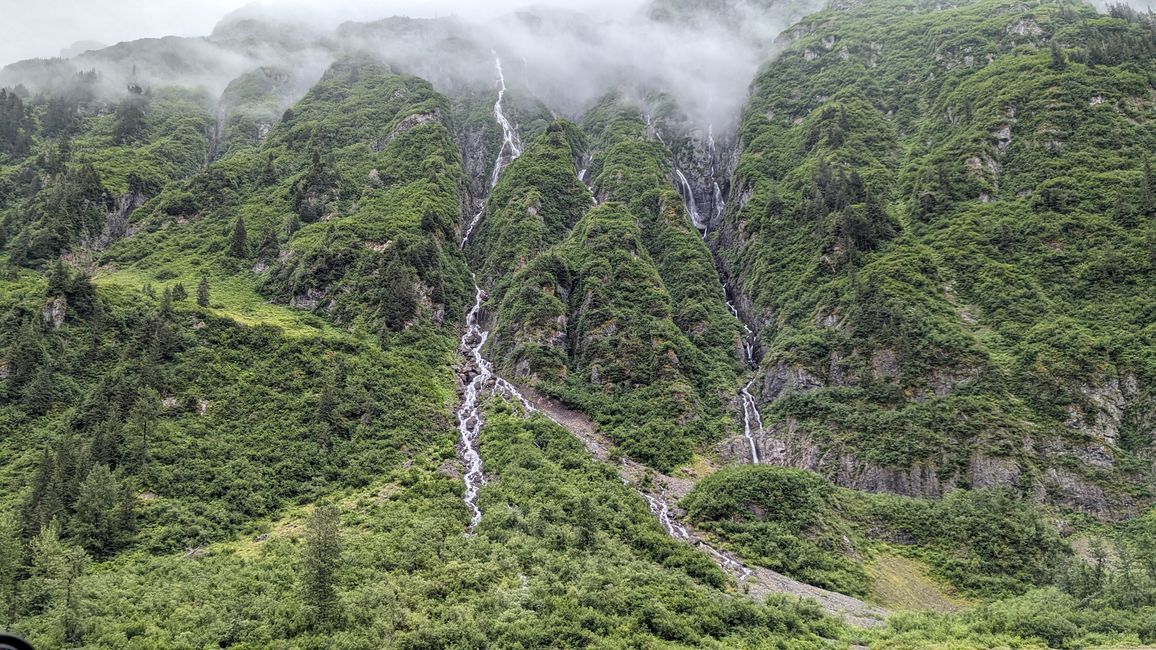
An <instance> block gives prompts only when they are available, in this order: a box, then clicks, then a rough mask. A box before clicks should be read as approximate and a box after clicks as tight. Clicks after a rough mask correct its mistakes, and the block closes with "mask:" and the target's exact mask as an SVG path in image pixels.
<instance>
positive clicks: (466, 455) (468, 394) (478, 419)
mask: <svg viewBox="0 0 1156 650" xmlns="http://www.w3.org/2000/svg"><path fill="white" fill-rule="evenodd" d="M494 65H495V67H496V68H497V70H498V100H497V101H496V102H495V103H494V119H495V120H497V122H498V125H499V126H501V127H502V148H501V150H500V151H499V152H498V158H497V160H496V161H494V172H493V175H492V177H491V179H490V181H491V182H490V187H491V188H493V187H494V186H496V185H497V184H498V180H499V179H500V178H501V176H502V172H503V171H504V170H505V168H506V165H508V164H509V163H511V162H513V161H514V160H516V159H517V158H518V156H521V155H522V147H521V145H520V143H519V141H518V132H517V131H516V130H515V129H514V126H513V125H512V124H511V123H510V121H509V120H508V119H506V114H505V113H504V112H502V100H503V99H505V96H506V77H505V75H504V74H503V73H502V60H501V59H500V58H498V57H497V56H496V55H495V57H494ZM485 211H486V210H485V208H484V207H483V208H482V209H481V210H479V211H478V212H477V214H475V215H474V218H473V219H472V220H470V224H469V226H468V227H467V228H466V231H465V234H464V235H463V236H462V243H461V248H463V249H464V248H465V247H466V244H467V243H468V242H469V240H470V235H471V234H473V232H474V228H475V227H476V226H477V225H478V222H479V221H480V220H481V218H482V215H483V214H485ZM485 298H486V292H484V291H482V288H481V287H480V286H478V283H477V279H476V278H475V280H474V306H473V307H472V308H470V311H469V313H467V314H466V331H465V332H464V333H463V334H462V341H461V346H460V348H461V352H462V355H463V356H464V357H465V358H466V365H465V366H464V367H463V369H462V372H463V374H464V375H465V376H466V377H467V378H468V381H466V382H465V392H464V393H463V395H462V404H461V406H459V407H458V412H457V416H458V433H459V437H460V445H461V456H462V460H463V462H464V463H465V465H466V473H465V476H463V477H462V480H463V482H464V483H465V495H464V496H463V497H462V500H463V501H464V502H465V504H466V506H468V507H469V509H470V511H471V512H472V513H473V514H472V516H471V517H470V524H469V526H468V527H467V528H466V534H467V535H472V534H473V532H474V530H475V529H477V527H478V524H480V523H481V521H482V509H481V508H480V507H478V493H479V491H480V490H481V488H482V486H483V485H485V484H486V476H485V467H484V465H483V463H482V456H481V454H480V453H478V439H479V436H481V433H482V427H484V426H485V420H484V419H483V418H482V405H481V394H482V391H483V390H484V389H485V388H486V385H487V384H490V383H492V384H493V389H492V393H491V394H497V393H499V392H500V393H501V394H502V395H504V396H505V397H507V398H513V399H515V400H517V401H518V402H519V403H520V404H521V405H522V407H523V408H525V409H526V410H527V411H533V410H534V407H533V406H532V405H531V404H530V401H529V400H527V399H526V397H525V396H524V395H522V393H521V392H519V391H518V389H516V388H514V386H513V385H512V384H510V383H509V382H507V381H506V380H504V379H502V378H501V377H498V376H497V375H495V374H494V367H493V366H492V365H491V364H490V362H489V361H486V358H485V357H484V356H482V347H483V346H485V344H486V340H487V339H488V338H489V336H490V333H489V332H487V331H486V330H484V329H482V326H481V313H482V302H483V301H484V300H485ZM471 364H472V370H473V375H472V376H471V375H469V372H470V370H471Z"/></svg>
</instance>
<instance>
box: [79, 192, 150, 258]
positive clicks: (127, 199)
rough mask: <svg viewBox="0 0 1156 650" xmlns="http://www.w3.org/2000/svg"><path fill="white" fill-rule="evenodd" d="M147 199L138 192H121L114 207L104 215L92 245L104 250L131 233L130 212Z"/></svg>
mask: <svg viewBox="0 0 1156 650" xmlns="http://www.w3.org/2000/svg"><path fill="white" fill-rule="evenodd" d="M147 200H148V197H146V196H145V195H144V194H141V193H140V192H128V193H126V194H122V195H121V196H120V198H118V199H117V200H116V209H115V210H113V211H112V212H109V213H108V214H107V215H105V219H104V228H103V229H102V230H101V232H100V235H99V236H98V237H97V238H96V241H94V242H93V243H92V247H93V248H95V249H96V250H98V251H100V250H104V249H106V248H108V247H109V246H111V245H112V244H113V243H114V242H116V241H117V240H118V239H123V238H124V237H128V236H129V235H131V234H133V228H132V226H130V225H129V222H128V218H129V216H130V215H132V213H133V212H134V211H135V210H136V209H137V208H139V207H140V206H142V205H144V203H145V201H147Z"/></svg>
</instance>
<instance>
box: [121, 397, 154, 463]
mask: <svg viewBox="0 0 1156 650" xmlns="http://www.w3.org/2000/svg"><path fill="white" fill-rule="evenodd" d="M159 403H160V396H159V395H157V392H156V391H155V390H152V389H151V388H149V389H145V390H144V391H142V392H141V394H140V396H139V397H137V400H136V403H135V404H133V407H132V411H131V412H130V413H129V416H128V422H126V423H125V425H124V439H125V442H126V443H127V446H128V459H129V462H130V464H131V466H132V467H133V468H135V469H138V470H139V469H141V468H143V467H144V466H145V465H146V464H148V459H149V445H150V443H151V440H152V439H153V437H154V435H155V433H156V420H157V416H158V415H159V414H158V413H157V410H158V404H159Z"/></svg>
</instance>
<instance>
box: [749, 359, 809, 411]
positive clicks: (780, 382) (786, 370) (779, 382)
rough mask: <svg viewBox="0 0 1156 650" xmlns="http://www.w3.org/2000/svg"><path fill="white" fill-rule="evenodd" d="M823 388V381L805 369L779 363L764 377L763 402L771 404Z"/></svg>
mask: <svg viewBox="0 0 1156 650" xmlns="http://www.w3.org/2000/svg"><path fill="white" fill-rule="evenodd" d="M822 387H823V380H821V379H819V378H818V377H816V376H815V375H813V374H811V373H810V372H808V371H807V370H806V369H805V368H799V367H792V366H788V365H787V364H785V363H783V362H781V361H780V362H779V363H778V365H776V366H775V367H774V368H772V369H771V370H770V371H768V372H767V374H766V375H765V376H764V377H763V402H765V403H770V402H774V401H775V400H778V399H781V398H783V397H785V396H787V395H789V394H791V393H801V392H804V391H808V390H815V389H816V388H822Z"/></svg>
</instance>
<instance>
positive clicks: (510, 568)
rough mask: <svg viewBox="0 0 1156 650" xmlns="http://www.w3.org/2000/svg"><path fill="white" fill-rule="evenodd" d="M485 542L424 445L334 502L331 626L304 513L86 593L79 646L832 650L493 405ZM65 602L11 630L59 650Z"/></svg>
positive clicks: (415, 444) (127, 561) (138, 568)
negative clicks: (315, 591) (312, 574)
mask: <svg viewBox="0 0 1156 650" xmlns="http://www.w3.org/2000/svg"><path fill="white" fill-rule="evenodd" d="M486 422H487V426H486V430H485V433H484V434H483V438H482V454H483V456H484V457H485V458H486V463H487V472H488V473H489V474H490V475H491V476H493V477H500V478H497V480H493V481H491V482H489V483H488V484H487V485H486V486H485V487H484V488H483V490H482V494H481V505H482V509H483V512H484V513H485V515H484V517H483V519H482V524H481V526H480V527H479V528H478V530H477V533H476V534H475V535H473V536H470V537H466V536H465V535H463V534H462V531H463V530H464V527H465V524H466V521H467V517H466V511H465V509H464V507H463V506H462V503H461V497H460V494H461V482H460V480H459V479H456V478H453V477H450V476H446V475H445V474H444V473H441V472H438V471H437V469H438V466H439V464H440V463H441V459H439V458H437V457H436V456H431V455H427V454H426V453H425V452H424V450H425V449H426V448H427V442H426V441H424V440H423V439H422V438H420V437H416V438H414V440H413V441H412V444H411V445H410V447H409V449H410V450H411V451H413V452H416V453H415V454H414V457H413V458H412V464H407V465H406V466H404V467H403V466H401V465H399V464H396V463H388V464H382V465H381V466H379V467H378V468H377V474H376V477H375V480H374V481H373V483H372V485H371V486H368V487H366V488H352V489H349V490H346V491H344V492H343V493H341V494H339V495H336V496H335V498H334V499H333V500H332V501H331V503H334V504H336V505H337V507H338V508H339V510H340V512H341V517H340V531H339V539H340V540H341V543H342V544H341V545H342V546H343V547H344V550H343V552H341V553H340V556H339V557H340V561H339V563H338V564H337V566H338V569H337V572H336V574H335V579H334V581H333V584H332V586H333V589H334V593H335V594H336V598H335V608H334V610H333V614H332V616H331V617H330V618H329V619H328V620H326V621H323V622H319V621H317V620H316V619H315V618H314V617H313V615H312V610H311V609H310V606H311V603H312V601H310V600H309V599H308V593H307V592H306V591H305V590H304V589H303V585H304V579H303V576H305V575H307V574H308V573H309V567H308V565H307V563H306V556H305V554H304V553H303V551H302V548H303V547H308V542H305V543H302V541H303V538H306V536H307V533H306V531H307V529H308V524H307V522H306V521H305V520H306V518H307V517H308V515H309V510H310V509H311V508H308V507H306V508H293V509H289V510H288V511H287V512H286V514H285V516H284V517H282V518H279V519H276V520H274V521H272V522H267V523H261V524H258V525H256V526H254V527H253V528H252V529H251V530H250V531H248V532H247V533H246V534H245V535H244V536H242V537H238V538H237V539H235V540H230V541H226V542H222V543H216V544H212V545H210V546H207V547H205V548H203V549H200V550H199V551H198V552H196V553H187V552H185V551H184V550H181V551H179V552H176V553H171V554H165V555H160V556H154V557H147V556H143V555H135V556H132V557H125V558H123V559H122V560H121V561H119V562H117V563H115V564H109V565H104V566H102V567H101V568H102V570H100V571H92V572H90V573H88V574H86V575H84V576H82V577H81V578H79V579H78V580H77V581H76V582H75V585H76V586H77V591H76V593H79V594H83V596H81V600H80V602H81V603H82V606H80V607H78V608H76V610H75V612H76V614H75V619H70V620H76V621H77V623H78V626H77V629H79V630H82V631H81V632H80V634H79V636H78V638H79V641H76V640H75V639H76V637H74V640H73V641H72V642H74V643H78V642H82V643H83V644H84V645H85V646H86V647H94V648H106V647H107V648H122V647H134V644H135V645H136V646H140V647H157V646H161V647H164V646H172V645H194V646H197V647H204V646H220V645H224V646H230V645H258V646H269V645H290V646H293V647H316V646H318V645H325V644H327V643H331V642H332V641H333V640H334V639H340V640H341V642H342V643H344V644H346V645H348V646H349V647H355V648H374V647H383V646H384V647H397V648H445V647H465V646H468V647H502V648H507V647H526V648H538V647H550V646H566V647H588V646H590V647H603V646H612V647H613V646H627V647H654V646H662V647H670V648H691V647H695V648H704V647H705V648H724V647H747V646H751V647H755V646H761V645H765V644H767V643H780V644H784V645H789V646H790V647H799V648H822V647H837V646H838V644H837V643H836V642H834V641H831V640H832V639H838V638H840V637H841V636H842V635H843V633H844V628H843V626H842V625H840V624H839V623H838V622H836V621H834V620H833V619H830V618H827V617H824V616H822V614H821V612H820V610H819V609H818V608H817V607H815V606H812V605H808V604H797V603H794V602H790V601H787V600H786V599H785V598H784V599H773V600H771V601H770V602H769V603H767V604H763V603H758V602H756V601H754V600H752V599H750V598H749V597H747V596H745V595H743V594H741V593H737V585H736V584H735V583H734V582H733V581H732V580H730V579H729V578H728V577H727V576H726V575H725V574H723V573H722V572H721V571H720V570H719V569H718V568H717V567H716V566H715V565H714V564H713V563H712V562H711V561H710V559H709V558H708V557H707V556H705V555H704V554H702V553H699V552H698V551H697V550H695V549H693V548H691V547H689V546H687V545H685V544H681V543H679V542H676V541H674V540H671V539H670V538H669V537H667V536H666V535H665V533H664V531H663V530H662V528H661V525H660V524H659V523H658V522H657V521H656V520H655V519H654V518H653V516H652V515H651V514H650V513H649V512H648V511H647V509H646V506H645V504H644V503H643V502H642V500H641V499H639V498H638V497H637V495H636V494H635V493H634V492H633V491H632V490H631V489H630V488H629V487H628V486H625V485H623V484H622V482H621V481H620V479H619V478H618V476H617V475H616V474H615V473H614V471H613V469H610V468H607V467H605V466H604V465H601V464H599V463H598V462H596V461H594V460H593V459H591V458H590V456H589V454H588V452H587V451H586V449H585V448H584V447H583V446H582V444H581V442H579V441H578V440H576V439H575V438H574V437H573V435H572V434H570V433H569V432H567V431H565V430H564V429H562V428H560V427H558V426H556V425H554V424H553V423H551V422H549V421H547V420H546V419H545V418H541V417H535V418H533V419H531V420H525V419H524V418H523V417H521V416H520V415H518V414H514V413H512V412H510V411H509V410H508V408H507V407H505V406H503V405H500V404H497V403H494V404H491V408H489V409H488V410H487V413H486ZM64 600H65V599H64V598H63V597H60V598H59V599H58V600H56V601H52V602H50V603H49V606H48V607H46V608H45V609H43V610H41V611H40V612H38V613H36V614H34V615H32V616H29V617H25V618H22V619H21V620H20V621H18V622H17V624H16V626H15V629H16V630H18V631H20V632H22V633H25V634H27V635H28V636H30V637H31V638H32V639H33V640H34V641H36V642H37V643H38V644H39V645H43V646H53V645H60V644H62V643H63V639H62V637H63V636H64V633H63V630H62V627H61V624H60V621H61V617H62V615H63V603H64Z"/></svg>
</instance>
